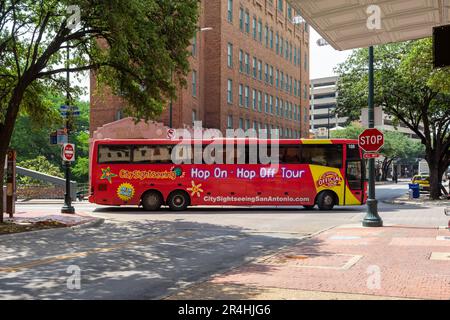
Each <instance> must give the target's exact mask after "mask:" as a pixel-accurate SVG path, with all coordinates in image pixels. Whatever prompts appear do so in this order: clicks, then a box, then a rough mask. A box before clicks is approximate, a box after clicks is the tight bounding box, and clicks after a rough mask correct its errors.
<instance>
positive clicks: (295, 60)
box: [294, 47, 297, 66]
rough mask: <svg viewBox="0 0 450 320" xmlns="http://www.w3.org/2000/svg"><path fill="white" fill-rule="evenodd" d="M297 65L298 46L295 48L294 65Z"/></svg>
mask: <svg viewBox="0 0 450 320" xmlns="http://www.w3.org/2000/svg"><path fill="white" fill-rule="evenodd" d="M296 65H297V47H295V48H294V66H296Z"/></svg>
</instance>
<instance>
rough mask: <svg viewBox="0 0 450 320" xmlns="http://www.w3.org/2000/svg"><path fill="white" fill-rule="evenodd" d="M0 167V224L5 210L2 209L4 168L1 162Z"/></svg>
mask: <svg viewBox="0 0 450 320" xmlns="http://www.w3.org/2000/svg"><path fill="white" fill-rule="evenodd" d="M2 159H4V158H2ZM0 162H1V165H0V181H1V182H2V183H0V223H3V211H4V210H5V208H3V179H4V178H3V176H4V174H5V169H4V168H5V166H4V162H3V160H2V161H0Z"/></svg>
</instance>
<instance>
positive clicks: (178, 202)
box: [173, 196, 184, 207]
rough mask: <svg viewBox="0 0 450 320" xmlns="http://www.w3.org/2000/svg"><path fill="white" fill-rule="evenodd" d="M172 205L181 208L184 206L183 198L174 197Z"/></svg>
mask: <svg viewBox="0 0 450 320" xmlns="http://www.w3.org/2000/svg"><path fill="white" fill-rule="evenodd" d="M173 203H174V204H175V206H177V207H182V206H183V205H184V197H183V196H175V197H174V198H173Z"/></svg>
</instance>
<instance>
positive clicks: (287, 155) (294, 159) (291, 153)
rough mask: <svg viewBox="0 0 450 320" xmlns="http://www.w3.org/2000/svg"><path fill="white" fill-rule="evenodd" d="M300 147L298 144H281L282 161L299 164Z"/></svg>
mask: <svg viewBox="0 0 450 320" xmlns="http://www.w3.org/2000/svg"><path fill="white" fill-rule="evenodd" d="M300 162H301V159H300V148H299V146H296V145H292V146H291V145H287V146H280V163H291V164H299V163H300Z"/></svg>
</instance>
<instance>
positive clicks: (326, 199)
mask: <svg viewBox="0 0 450 320" xmlns="http://www.w3.org/2000/svg"><path fill="white" fill-rule="evenodd" d="M335 205H336V197H335V196H334V194H333V193H331V192H329V191H325V192H322V193H321V194H319V196H318V197H317V206H318V207H319V209H320V210H332V209H333V208H334V206H335Z"/></svg>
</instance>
